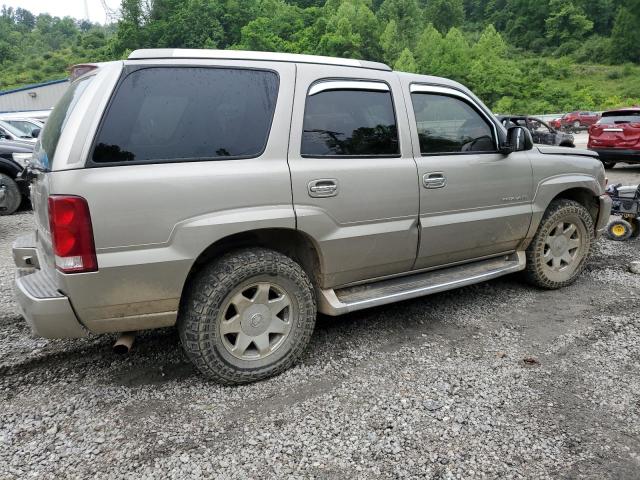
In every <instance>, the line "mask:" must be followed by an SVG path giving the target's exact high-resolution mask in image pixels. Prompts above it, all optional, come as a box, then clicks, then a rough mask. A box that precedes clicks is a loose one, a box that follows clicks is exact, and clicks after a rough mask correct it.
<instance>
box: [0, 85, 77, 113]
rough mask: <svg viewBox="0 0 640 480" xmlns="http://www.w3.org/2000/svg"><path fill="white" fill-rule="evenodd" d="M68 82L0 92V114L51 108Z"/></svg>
mask: <svg viewBox="0 0 640 480" xmlns="http://www.w3.org/2000/svg"><path fill="white" fill-rule="evenodd" d="M68 86H69V82H68V81H67V80H60V81H54V82H47V83H44V84H39V85H30V86H28V87H23V88H18V89H15V90H9V91H5V92H0V112H22V111H29V110H48V109H50V108H53V107H54V106H55V104H56V103H58V100H60V97H62V95H63V94H64V92H65V91H66V89H67V87H68Z"/></svg>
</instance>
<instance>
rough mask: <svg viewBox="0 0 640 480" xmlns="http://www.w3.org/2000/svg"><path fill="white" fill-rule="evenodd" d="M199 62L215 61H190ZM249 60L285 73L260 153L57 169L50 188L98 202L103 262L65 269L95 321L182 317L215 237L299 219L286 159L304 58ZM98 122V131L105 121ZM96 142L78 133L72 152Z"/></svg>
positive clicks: (105, 326)
mask: <svg viewBox="0 0 640 480" xmlns="http://www.w3.org/2000/svg"><path fill="white" fill-rule="evenodd" d="M162 63H163V62H162V61H154V62H153V64H154V65H158V64H162ZM192 63H193V65H197V66H202V65H207V64H208V61H202V60H200V61H198V62H197V63H196V62H192V61H188V60H184V61H181V64H192ZM247 63H248V62H239V61H216V62H215V65H216V66H221V65H229V66H234V67H244V66H247ZM170 64H171V65H175V61H172V62H170ZM211 64H212V65H213V64H214V63H213V61H212V62H211ZM250 66H251V67H252V68H265V69H269V70H276V71H277V73H278V75H279V77H280V79H279V92H278V100H277V104H276V110H275V114H274V119H273V123H272V126H271V132H270V137H269V140H268V142H267V146H266V149H265V152H264V153H263V154H262V155H261V156H260V157H258V158H253V159H239V160H225V161H197V162H182V163H156V164H145V165H126V166H106V167H95V168H81V169H72V168H68V169H63V170H62V171H56V172H53V173H52V174H50V187H49V188H50V193H60V194H73V195H80V196H82V197H84V198H86V199H87V201H88V203H89V209H90V212H91V218H92V223H93V232H94V237H95V245H96V251H97V256H98V267H99V271H98V272H94V273H87V274H75V275H63V274H58V278H59V281H60V289H61V290H62V291H63V292H64V293H65V294H67V295H68V296H69V297H70V299H71V302H72V304H73V307H74V309H75V310H76V313H77V314H78V317H79V318H80V320H81V321H82V322H83V323H84V324H85V325H86V326H87V327H88V328H89V329H90V330H92V331H94V332H109V331H123V330H132V329H144V328H154V327H162V326H169V325H173V324H174V323H175V321H176V316H177V310H178V305H179V301H180V296H181V293H182V289H183V286H184V282H185V279H186V277H187V275H188V273H189V271H190V269H191V267H192V265H193V263H194V261H195V260H196V258H197V257H198V256H199V255H200V254H201V253H202V252H203V251H204V250H205V249H206V248H207V247H208V246H210V245H211V244H212V243H214V242H216V241H217V240H219V239H221V238H224V237H226V236H228V235H232V234H235V233H239V232H243V231H247V230H253V229H259V228H262V227H263V226H264V227H267V226H268V227H270V228H278V227H279V228H289V229H295V217H294V212H293V207H292V202H291V183H290V177H289V170H288V166H287V142H288V134H289V126H290V119H291V115H290V112H291V106H292V101H293V100H292V99H293V90H292V89H293V84H294V80H295V65H293V64H285V63H283V64H280V65H277V66H275V67H274V64H273V63H271V64H263V63H261V62H250ZM92 123H93V124H94V131H95V128H97V124H98V122H97V121H93V120H92ZM90 143H91V142H83V140H82V139H78V145H76V144H75V143H74V144H72V145H70V146H69V147H68V148H69V149H68V152H72V151H74V152H76V153H77V154H78V155H80V156H83V155H84V156H86V154H88V152H89V148H88V147H87V145H89V146H90ZM56 160H58V158H57V154H56ZM72 164H73V162H71V161H68V162H67V163H66V165H72Z"/></svg>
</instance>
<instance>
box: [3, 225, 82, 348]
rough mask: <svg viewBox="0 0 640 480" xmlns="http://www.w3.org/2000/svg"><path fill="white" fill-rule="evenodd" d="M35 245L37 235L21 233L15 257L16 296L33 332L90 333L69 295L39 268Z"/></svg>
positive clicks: (45, 334)
mask: <svg viewBox="0 0 640 480" xmlns="http://www.w3.org/2000/svg"><path fill="white" fill-rule="evenodd" d="M31 242H33V243H31ZM29 245H31V246H29ZM34 245H35V237H34V236H33V235H26V236H24V237H20V238H18V239H17V240H16V241H15V243H14V244H13V257H14V261H15V263H16V266H17V267H18V268H17V270H16V277H15V299H16V302H17V303H18V308H19V310H20V313H21V314H22V316H23V317H24V318H25V319H26V320H27V323H29V325H30V326H31V330H32V331H33V333H35V334H36V335H38V336H40V337H45V338H81V337H86V336H87V334H88V331H87V330H86V329H85V328H84V327H83V326H82V325H81V324H80V322H79V321H78V318H77V317H76V314H75V313H74V311H73V308H72V307H71V303H69V299H68V298H67V297H66V296H64V295H63V294H62V293H60V292H59V291H58V289H57V287H56V284H55V281H54V279H52V278H51V277H50V276H49V275H48V274H47V273H46V272H45V271H44V270H39V269H38V268H36V267H37V265H38V263H37V258H38V254H37V250H36V248H35V246H34ZM34 259H35V260H34Z"/></svg>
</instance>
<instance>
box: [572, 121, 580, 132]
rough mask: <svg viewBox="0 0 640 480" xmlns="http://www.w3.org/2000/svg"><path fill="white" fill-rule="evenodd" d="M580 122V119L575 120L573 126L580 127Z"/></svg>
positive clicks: (577, 128)
mask: <svg viewBox="0 0 640 480" xmlns="http://www.w3.org/2000/svg"><path fill="white" fill-rule="evenodd" d="M580 126H581V125H580V122H579V121H578V120H576V121H575V122H573V128H575V129H576V130H579V129H580Z"/></svg>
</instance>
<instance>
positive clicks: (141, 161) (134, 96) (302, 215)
mask: <svg viewBox="0 0 640 480" xmlns="http://www.w3.org/2000/svg"><path fill="white" fill-rule="evenodd" d="M28 176H29V177H30V178H31V179H32V187H31V188H32V191H33V199H32V203H33V204H34V210H35V222H36V232H35V233H34V234H32V235H28V236H25V237H21V238H19V239H18V240H17V241H16V243H15V244H14V246H13V255H14V259H15V263H16V266H17V278H16V299H17V303H18V305H19V307H20V309H21V311H22V313H23V315H24V317H25V318H26V320H27V321H28V322H29V323H30V324H31V327H32V329H33V331H34V332H35V333H36V334H38V335H40V336H43V337H47V338H69V337H84V336H86V335H87V334H88V333H89V332H93V333H108V332H114V333H124V332H134V331H138V330H145V329H151V328H159V327H170V326H174V325H177V329H178V332H179V335H180V339H181V341H182V345H183V347H184V349H185V351H186V353H187V355H188V357H189V358H190V359H191V360H192V361H193V362H194V363H195V365H196V366H197V367H198V369H199V370H200V371H201V372H202V373H203V374H204V375H206V376H207V377H209V378H211V379H214V380H216V381H218V382H221V383H223V384H239V383H247V382H251V381H256V380H260V379H264V378H266V377H269V376H272V375H275V374H278V373H280V372H283V371H284V370H286V369H288V368H289V367H290V366H292V365H293V364H294V363H295V362H296V360H297V359H299V358H300V356H301V355H302V352H303V351H304V350H305V348H306V346H307V344H308V343H309V340H310V338H311V335H312V333H313V330H314V325H315V321H316V313H317V312H321V313H323V314H326V315H341V314H345V313H348V312H354V311H357V310H361V309H364V308H368V307H375V306H379V305H385V304H389V303H392V302H398V301H400V300H407V299H411V298H416V297H420V296H423V295H428V294H431V293H435V292H441V291H444V290H449V289H452V288H456V287H462V286H465V285H470V284H473V283H477V282H482V281H485V280H489V279H493V278H496V277H500V276H502V275H506V274H510V273H515V272H523V274H524V277H525V278H526V279H528V281H529V282H531V283H532V284H533V285H536V286H538V287H541V288H547V289H553V288H560V287H564V286H566V285H569V284H571V283H572V282H573V281H575V279H576V277H577V276H578V275H579V274H580V272H581V271H582V270H583V268H584V266H585V262H586V261H587V258H588V257H589V254H590V252H591V249H592V245H593V242H594V240H595V238H596V237H597V236H598V235H600V234H601V233H602V232H603V231H604V228H605V226H606V222H607V219H608V217H609V211H610V208H611V198H610V197H609V196H607V195H605V175H604V168H603V166H602V164H601V163H600V162H599V161H598V159H597V154H595V153H594V152H590V151H588V150H578V149H567V148H559V147H550V146H544V147H543V146H538V147H534V145H533V142H532V139H531V135H530V133H529V132H528V131H527V130H526V129H524V128H522V127H517V126H516V127H512V128H510V129H509V130H506V129H505V128H504V127H503V126H502V125H501V124H500V122H499V121H498V120H497V119H496V118H495V117H494V115H493V114H492V113H491V111H490V110H489V109H488V108H487V107H486V106H485V105H484V104H483V103H482V102H481V101H480V100H479V99H478V98H477V97H476V96H475V95H474V94H473V93H472V92H471V91H469V90H468V89H467V88H465V87H464V86H463V85H461V84H459V83H456V82H454V81H451V80H447V79H444V78H437V77H431V76H424V75H415V74H409V73H398V72H394V71H392V70H391V68H389V67H388V66H386V65H384V64H380V63H374V62H368V61H360V60H352V59H339V58H329V57H318V56H308V55H294V54H281V53H268V52H246V51H231V50H230V51H217V50H183V49H152V50H137V51H134V52H133V53H131V55H130V56H129V57H128V59H127V60H124V61H115V62H109V63H104V64H101V65H98V66H97V68H94V69H92V70H90V71H88V72H86V73H85V74H84V75H82V76H80V77H79V78H78V79H76V80H74V81H73V82H72V83H71V85H70V88H69V90H68V91H67V92H66V94H65V95H64V96H63V98H62V99H61V100H60V102H59V103H58V105H57V106H56V107H55V109H54V111H53V113H52V114H51V116H50V118H49V120H48V122H47V124H46V125H45V128H44V130H43V132H42V135H41V142H40V143H39V147H38V149H37V151H36V153H35V155H34V160H33V164H32V166H31V167H30V169H29V175H28ZM129 337H130V336H129Z"/></svg>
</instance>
